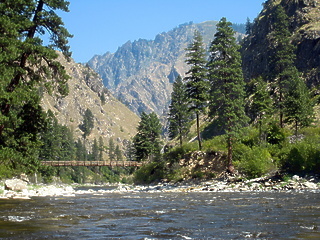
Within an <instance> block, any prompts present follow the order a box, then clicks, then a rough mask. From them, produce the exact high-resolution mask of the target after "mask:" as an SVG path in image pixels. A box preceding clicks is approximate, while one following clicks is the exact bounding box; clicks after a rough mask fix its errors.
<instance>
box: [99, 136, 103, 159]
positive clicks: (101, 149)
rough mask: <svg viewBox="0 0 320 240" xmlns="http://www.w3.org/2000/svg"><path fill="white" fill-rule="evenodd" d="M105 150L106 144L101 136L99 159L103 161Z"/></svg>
mask: <svg viewBox="0 0 320 240" xmlns="http://www.w3.org/2000/svg"><path fill="white" fill-rule="evenodd" d="M103 151H104V144H103V139H102V137H101V136H100V137H99V161H103Z"/></svg>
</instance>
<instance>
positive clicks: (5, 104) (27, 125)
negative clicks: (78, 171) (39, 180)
mask: <svg viewBox="0 0 320 240" xmlns="http://www.w3.org/2000/svg"><path fill="white" fill-rule="evenodd" d="M68 4H69V3H68V2H66V1H63V0H53V1H44V0H39V1H30V0H21V1H15V0H6V1H1V2H0V46H1V48H0V49H1V57H0V72H1V76H0V96H1V97H0V163H1V162H2V161H3V162H4V163H5V164H8V165H11V166H12V167H13V168H17V166H25V167H26V168H27V169H26V170H25V171H29V170H31V169H32V168H34V167H36V165H37V162H36V161H35V159H36V158H37V156H36V154H37V152H38V149H39V146H40V145H39V139H38V136H39V132H41V131H42V127H43V125H44V115H43V113H42V109H41V107H40V106H39V105H40V97H39V96H38V95H39V93H38V88H39V86H41V87H43V89H46V90H47V91H48V92H49V93H50V92H52V90H53V89H57V90H58V91H57V92H56V93H58V92H59V93H61V94H62V95H66V94H67V84H66V81H67V79H68V76H67V74H66V72H65V70H64V68H63V66H62V65H61V64H60V63H59V62H58V61H57V60H56V58H57V57H58V55H57V53H56V52H55V49H57V50H60V51H62V52H63V53H64V54H65V55H66V56H70V52H69V47H68V46H67V43H68V41H67V39H68V37H71V35H70V34H69V33H68V31H67V30H66V29H65V28H64V27H63V22H62V20H61V18H60V17H59V16H58V15H57V14H56V11H58V10H62V11H68ZM45 33H49V34H48V35H49V36H50V39H51V42H50V45H48V46H44V44H43V41H42V40H41V38H40V37H41V35H44V34H45ZM12 133H16V134H12ZM22 146H23V147H22Z"/></svg>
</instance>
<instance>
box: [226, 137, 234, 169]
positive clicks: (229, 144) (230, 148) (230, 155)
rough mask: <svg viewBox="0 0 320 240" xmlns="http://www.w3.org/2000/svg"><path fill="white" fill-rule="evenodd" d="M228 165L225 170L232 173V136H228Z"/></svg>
mask: <svg viewBox="0 0 320 240" xmlns="http://www.w3.org/2000/svg"><path fill="white" fill-rule="evenodd" d="M227 160H228V166H227V172H228V173H231V174H233V173H234V166H233V164H232V138H231V137H230V136H228V159H227Z"/></svg>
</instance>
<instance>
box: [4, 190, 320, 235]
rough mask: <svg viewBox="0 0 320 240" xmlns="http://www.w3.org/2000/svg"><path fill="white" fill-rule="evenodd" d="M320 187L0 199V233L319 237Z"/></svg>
mask: <svg viewBox="0 0 320 240" xmlns="http://www.w3.org/2000/svg"><path fill="white" fill-rule="evenodd" d="M319 194H320V193H319V192H312V191H309V192H287V193H280V192H278V193H276V192H274V193H272V192H269V193H241V192H237V193H212V192H199V193H195V192H192V193H161V192H157V193H148V192H140V193H129V192H127V193H125V192H124V193H104V194H102V195H99V194H90V195H77V196H76V197H34V198H32V199H31V200H18V199H15V200H4V199H2V200H0V212H1V216H0V239H320V198H319Z"/></svg>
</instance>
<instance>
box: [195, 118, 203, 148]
mask: <svg viewBox="0 0 320 240" xmlns="http://www.w3.org/2000/svg"><path fill="white" fill-rule="evenodd" d="M196 115H197V136H198V143H199V150H202V144H201V136H200V120H199V113H197V114H196Z"/></svg>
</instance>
